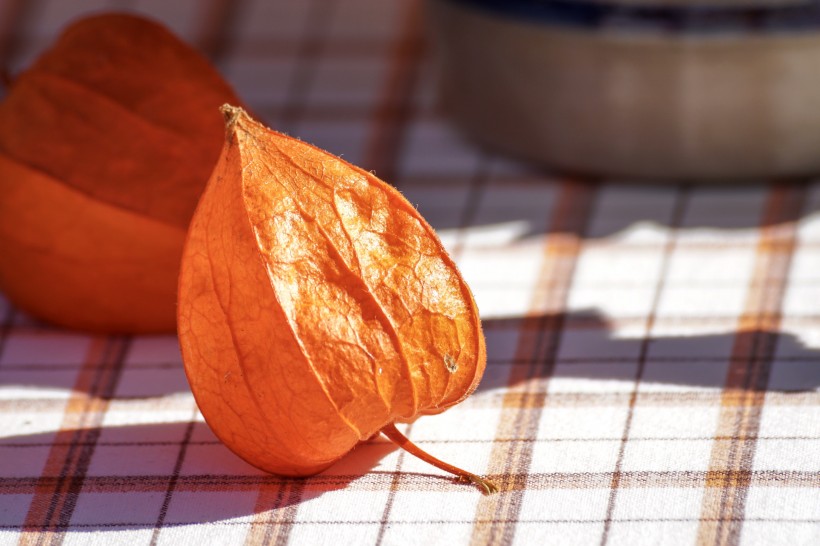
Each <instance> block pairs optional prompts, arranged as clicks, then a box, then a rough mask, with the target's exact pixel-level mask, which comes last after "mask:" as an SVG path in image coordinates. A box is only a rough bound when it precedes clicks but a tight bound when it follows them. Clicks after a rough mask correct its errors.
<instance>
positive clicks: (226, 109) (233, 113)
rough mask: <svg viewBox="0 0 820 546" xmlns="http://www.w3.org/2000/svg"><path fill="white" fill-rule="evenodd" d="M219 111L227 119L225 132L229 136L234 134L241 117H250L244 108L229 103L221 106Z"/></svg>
mask: <svg viewBox="0 0 820 546" xmlns="http://www.w3.org/2000/svg"><path fill="white" fill-rule="evenodd" d="M219 111H220V112H222V115H223V116H224V117H225V132H226V133H227V134H231V133H233V132H234V128H235V127H236V123H237V121H238V120H239V118H240V117H242V116H247V115H248V114H247V113H246V112H245V110H243V109H242V107H240V106H233V105H232V104H227V103H226V104H223V105H222V106H220V107H219Z"/></svg>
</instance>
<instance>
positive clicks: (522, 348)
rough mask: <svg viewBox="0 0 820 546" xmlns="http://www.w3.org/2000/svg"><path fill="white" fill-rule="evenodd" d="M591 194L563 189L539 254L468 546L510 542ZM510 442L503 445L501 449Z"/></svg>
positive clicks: (579, 187) (579, 186) (583, 188)
mask: <svg viewBox="0 0 820 546" xmlns="http://www.w3.org/2000/svg"><path fill="white" fill-rule="evenodd" d="M595 190H596V188H595V187H594V186H592V185H590V184H584V183H577V182H567V183H564V184H563V185H562V186H561V188H560V192H559V195H558V199H557V201H556V204H555V208H554V211H553V215H552V220H551V224H550V226H549V231H548V234H547V237H546V242H545V246H544V250H543V262H542V266H541V271H540V274H539V277H538V284H537V285H536V287H535V289H534V291H533V296H532V300H531V302H530V310H531V311H530V312H529V314H528V316H527V317H526V318H525V319H524V320H523V321H522V323H521V331H520V337H519V341H518V346H517V348H516V356H515V358H516V360H524V359H527V360H528V364H527V365H526V366H517V367H513V368H512V370H511V372H510V376H509V378H508V381H507V383H508V388H507V389H506V391H505V395H504V401H503V403H502V404H503V409H502V410H501V417H500V420H499V423H498V427H497V429H496V432H495V439H496V440H504V441H496V442H495V443H494V445H493V449H492V451H491V453H490V463H489V469H488V474H489V475H490V476H491V477H492V479H493V481H494V482H495V483H496V485H497V486H498V488H499V493H497V494H495V495H490V496H487V497H482V498H481V500H480V501H479V503H478V507H477V509H476V516H475V525H474V526H473V533H472V543H473V544H510V543H511V542H512V540H513V537H514V534H515V527H516V524H517V521H518V514H519V512H520V510H521V505H522V497H523V495H524V490H525V488H526V484H527V480H528V475H527V474H528V471H529V468H530V462H531V460H532V450H533V445H534V444H533V442H530V441H526V440H527V439H530V438H535V437H536V432H537V430H538V424H539V421H540V419H541V413H542V412H541V409H542V408H543V407H544V400H545V398H546V396H547V394H546V391H547V378H548V377H549V376H550V374H551V371H552V368H553V366H554V361H555V353H556V351H557V347H558V343H559V341H560V336H561V332H562V330H563V322H564V318H563V317H564V313H563V312H564V310H565V308H566V299H567V297H568V294H569V288H570V286H571V283H572V278H573V274H574V272H575V264H576V262H577V258H578V254H579V252H580V250H581V245H582V241H583V235H584V233H585V231H586V229H587V222H588V220H589V218H590V212H591V209H592V203H593V200H594V197H595V194H596V191H595ZM507 440H509V441H507Z"/></svg>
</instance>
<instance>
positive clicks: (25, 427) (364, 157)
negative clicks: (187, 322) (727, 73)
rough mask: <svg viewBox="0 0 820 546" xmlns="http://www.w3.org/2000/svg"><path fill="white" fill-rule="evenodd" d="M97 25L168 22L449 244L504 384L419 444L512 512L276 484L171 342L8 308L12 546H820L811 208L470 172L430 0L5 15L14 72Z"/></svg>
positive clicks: (809, 189) (469, 497) (490, 386)
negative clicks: (207, 403)
mask: <svg viewBox="0 0 820 546" xmlns="http://www.w3.org/2000/svg"><path fill="white" fill-rule="evenodd" d="M108 8H115V9H126V10H134V11H138V12H143V13H148V14H150V15H151V16H153V17H154V18H157V19H159V20H162V21H164V22H165V23H166V24H167V25H168V26H170V27H171V28H172V29H174V30H175V31H176V32H177V33H179V34H180V35H181V36H182V37H183V38H185V39H186V40H188V41H189V42H191V43H193V44H194V45H196V46H197V47H199V48H200V49H201V50H202V51H204V52H205V53H206V54H207V55H208V56H209V57H210V58H212V59H213V60H214V62H215V63H216V64H217V66H218V67H219V69H220V70H221V71H222V72H223V74H224V75H225V77H226V78H227V79H228V80H229V81H230V82H231V83H232V84H233V85H234V86H235V87H236V89H237V90H238V92H239V93H240V94H241V96H243V97H244V98H245V99H246V100H247V102H248V104H249V105H250V106H251V108H252V109H253V111H254V112H256V113H257V115H259V116H260V117H262V118H263V119H264V120H265V121H266V122H267V123H268V124H269V125H271V126H273V127H274V128H278V129H280V130H283V131H286V132H288V133H290V134H293V135H296V136H298V137H300V138H302V139H304V140H307V141H309V142H312V143H314V144H316V145H318V146H320V147H323V148H326V149H328V150H330V151H332V152H334V153H336V154H338V155H341V156H342V157H344V158H345V159H347V160H349V161H351V162H353V163H356V164H359V165H361V166H363V167H364V168H366V169H372V170H375V172H376V173H377V174H378V175H379V176H380V177H382V178H384V179H386V180H388V181H390V182H392V183H394V184H395V185H396V186H397V187H398V188H399V189H400V190H401V191H402V192H403V193H404V194H405V195H406V196H407V198H408V199H409V200H410V201H411V202H413V203H414V204H416V205H417V206H418V208H419V210H420V211H421V213H422V214H423V215H424V216H425V217H426V218H427V219H428V220H429V221H430V223H431V224H432V225H433V226H434V227H435V228H436V229H437V231H438V233H439V235H440V237H441V239H442V240H443V241H444V243H445V245H446V246H447V247H448V249H449V250H450V251H451V253H452V254H453V256H454V257H455V259H456V261H457V262H458V264H459V267H460V268H461V270H462V272H463V274H464V276H465V277H466V279H467V281H468V282H469V283H470V285H471V287H472V288H473V290H474V292H475V296H476V299H477V301H478V305H479V308H480V309H481V313H482V317H483V323H484V329H485V333H486V337H487V347H488V353H489V355H488V357H489V362H488V365H487V371H486V374H485V376H484V380H483V381H482V383H481V385H480V387H479V389H478V391H477V392H476V393H475V394H474V395H473V396H472V397H471V398H469V399H468V400H467V401H465V402H464V403H462V404H460V405H458V406H456V407H454V408H452V409H451V410H449V411H447V412H445V413H444V414H442V415H439V416H432V417H423V418H421V419H419V420H418V421H416V422H415V423H413V424H412V425H409V426H406V427H403V428H402V430H404V431H405V432H406V434H407V435H408V436H409V437H410V438H411V439H412V440H413V441H415V442H416V443H418V444H419V445H420V446H421V447H423V448H424V449H426V450H428V451H429V452H431V453H433V454H434V455H436V456H438V457H439V458H442V459H444V460H447V461H448V462H451V463H453V464H456V465H458V466H461V467H463V468H465V469H468V470H471V471H474V472H477V473H481V474H487V475H489V476H491V477H492V478H493V479H494V480H495V481H496V483H497V484H498V486H499V488H500V489H501V492H500V493H498V494H496V495H492V496H486V497H485V496H482V495H481V494H480V493H479V492H478V491H477V489H475V488H474V487H472V486H469V485H463V484H458V483H455V481H454V480H453V479H451V478H450V477H448V476H446V475H445V474H443V473H442V472H440V471H438V470H437V469H435V468H433V467H431V466H429V465H427V464H425V463H423V462H421V461H419V460H417V459H415V458H413V457H412V456H410V455H408V454H406V453H404V452H402V451H400V450H397V449H396V448H395V447H393V446H392V444H390V443H389V442H387V441H386V440H385V439H383V438H374V439H371V440H369V441H367V442H365V443H363V444H361V445H360V446H359V447H357V448H356V449H355V450H354V451H353V452H352V453H351V454H350V455H349V456H347V457H346V458H344V459H343V460H342V461H340V462H339V463H338V464H336V465H335V466H333V467H331V468H330V469H328V470H327V471H326V472H323V473H322V474H320V475H318V476H315V477H312V478H309V479H283V478H281V477H277V476H272V475H267V474H264V473H262V472H260V471H258V470H256V469H254V468H252V467H250V466H248V465H247V464H245V463H244V462H242V461H241V460H240V459H238V458H237V457H236V456H234V455H233V454H232V453H231V452H230V451H228V450H227V449H226V448H225V447H223V446H222V445H221V444H220V443H219V441H217V440H216V438H215V437H214V436H213V435H212V433H211V432H210V431H209V429H208V427H207V426H206V425H205V423H204V422H203V420H202V417H201V416H200V415H199V413H198V412H197V409H196V406H195V404H194V400H193V398H192V396H191V393H190V391H189V389H188V386H187V383H186V381H185V377H184V374H183V371H182V364H181V359H180V354H179V349H178V345H177V340H176V339H175V338H174V337H172V336H167V337H128V336H125V337H93V336H88V335H82V334H78V333H75V332H70V331H62V330H58V329H54V328H52V327H49V326H47V325H44V324H40V323H37V322H36V321H33V320H32V319H30V318H28V317H26V316H25V315H24V314H23V313H21V312H20V311H18V310H16V309H14V308H13V307H12V306H11V305H10V304H9V303H7V302H5V301H2V300H0V544H2V545H6V544H38V545H48V544H65V545H69V544H95V545H106V546H108V545H114V544H127V545H138V544H151V545H153V544H169V545H186V544H188V545H192V544H196V545H204V544H243V543H244V544H299V545H301V544H304V545H311V546H314V545H321V544H332V545H334V546H339V545H345V544H355V545H362V544H378V545H387V544H401V545H404V544H423V545H425V546H430V545H434V544H442V545H458V544H524V545H530V544H532V545H547V544H555V545H561V546H567V545H574V544H577V545H602V546H615V545H630V546H631V545H642V544H659V545H664V546H666V545H677V544H681V545H684V544H686V545H690V544H709V545H712V544H714V545H734V544H743V545H749V546H752V545H760V546H764V545H765V546H768V545H776V544H783V545H788V546H798V545H807V546H808V545H817V544H820V182H817V181H814V180H803V181H793V182H783V181H779V182H774V181H760V182H755V183H749V184H743V185H737V186H731V187H712V186H703V185H669V184H666V185H650V184H646V185H636V184H632V183H629V181H616V180H578V179H568V178H563V177H558V176H553V175H550V174H545V173H544V172H542V171H537V170H533V169H530V168H527V167H525V166H523V165H520V164H517V163H515V162H513V161H511V160H509V159H505V158H503V157H500V156H496V155H492V154H490V153H487V152H482V151H480V150H479V149H477V148H476V147H474V146H472V145H471V144H469V143H467V142H465V141H463V140H461V139H460V138H459V136H458V135H457V133H456V132H455V131H454V130H453V129H452V127H451V126H450V125H448V123H447V122H446V120H445V119H443V118H442V116H441V114H440V113H439V112H438V110H437V108H436V101H435V85H434V79H435V75H434V73H433V71H432V64H431V62H430V57H431V56H430V54H429V51H428V49H427V48H425V40H424V28H423V27H424V16H423V5H422V4H421V3H420V2H419V1H416V0H401V1H399V0H389V1H384V0H344V1H341V0H335V1H334V0H304V1H297V0H287V1H286V0H278V1H275V0H243V1H230V0H174V1H169V0H131V1H128V0H120V1H117V0H109V1H105V0H87V1H75V2H67V1H64V0H5V1H2V2H0V61H2V63H4V64H5V65H6V66H10V67H11V68H12V71H14V70H17V69H19V68H20V67H22V66H25V65H27V64H28V63H29V62H30V61H31V59H32V58H34V56H35V55H36V54H37V52H38V51H40V50H42V48H43V47H45V46H46V45H47V44H48V43H49V42H51V41H52V40H53V38H54V36H55V35H56V33H57V32H58V31H59V29H60V28H61V27H63V26H64V24H65V23H66V22H67V21H68V20H70V19H73V18H74V17H76V16H78V15H80V14H81V13H85V12H89V11H94V10H99V9H108ZM818 153H820V151H818ZM0 198H2V196H0ZM0 259H3V258H2V256H0Z"/></svg>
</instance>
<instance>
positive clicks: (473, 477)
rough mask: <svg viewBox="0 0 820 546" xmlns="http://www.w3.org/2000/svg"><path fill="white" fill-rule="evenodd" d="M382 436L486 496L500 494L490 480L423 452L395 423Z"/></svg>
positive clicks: (385, 428)
mask: <svg viewBox="0 0 820 546" xmlns="http://www.w3.org/2000/svg"><path fill="white" fill-rule="evenodd" d="M382 434H384V435H385V436H387V438H388V439H389V440H390V441H391V442H393V443H394V444H396V445H397V446H399V447H400V448H402V449H403V450H405V451H406V452H408V453H410V454H411V455H415V456H416V457H418V458H419V459H421V460H422V461H424V462H427V463H430V464H431V465H433V466H435V467H436V468H440V469H441V470H443V471H445V472H449V473H450V474H455V475H456V476H458V481H459V482H462V483H474V484H475V485H477V486H478V488H479V489H480V490H481V492H482V493H483V494H485V495H490V494H492V493H497V492H498V487H496V485H495V484H494V483H493V482H491V481H490V480H488V479H487V478H483V477H481V476H479V475H477V474H473V473H471V472H467V471H465V470H462V469H460V468H458V467H455V466H453V465H451V464H448V463H445V462H444V461H442V460H440V459H437V458H435V457H433V456H432V455H430V454H429V453H427V452H426V451H424V450H422V449H421V448H420V447H418V446H417V445H416V444H414V443H413V442H411V441H410V440H409V439H408V438H407V436H405V435H404V434H402V433H401V432H399V430H398V429H397V428H396V425H395V424H394V423H390V424H389V425H387V426H386V427H384V428H383V429H382Z"/></svg>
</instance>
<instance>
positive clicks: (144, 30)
mask: <svg viewBox="0 0 820 546" xmlns="http://www.w3.org/2000/svg"><path fill="white" fill-rule="evenodd" d="M225 101H236V97H235V95H234V93H233V91H232V90H231V89H230V87H229V86H228V85H227V84H226V83H225V82H224V81H223V80H222V78H221V77H220V76H219V74H218V73H217V72H216V71H215V70H214V69H213V67H212V66H211V65H210V64H209V63H208V61H207V60H205V59H204V58H203V57H202V56H201V55H200V54H199V53H197V52H196V51H194V50H193V49H192V48H191V47H189V46H187V45H186V44H184V43H183V42H181V41H180V40H179V39H177V38H176V37H174V36H173V35H172V34H171V33H170V32H169V31H168V30H166V29H165V28H164V27H162V26H160V25H159V24H157V23H154V22H152V21H149V20H146V19H143V18H140V17H136V16H131V15H120V14H106V15H98V16H94V17H90V18H86V19H83V20H80V21H79V22H77V23H75V24H73V25H71V26H70V27H69V28H67V29H66V30H65V31H64V32H63V34H62V35H61V36H60V37H59V39H58V40H57V41H56V43H55V44H54V45H53V47H52V48H51V49H49V50H48V51H46V52H45V53H43V54H42V56H41V57H40V58H39V59H38V60H37V61H36V62H35V63H34V65H33V66H32V67H31V68H30V69H28V70H27V71H25V72H23V73H22V74H21V75H20V76H19V77H18V78H17V79H16V80H15V81H14V82H13V84H12V86H11V88H10V90H9V93H8V95H7V97H6V98H5V100H4V101H3V102H2V103H0V255H2V257H3V258H2V260H0V289H1V290H2V291H3V292H4V293H5V295H6V296H8V297H9V298H10V299H11V301H12V302H13V303H15V304H16V305H17V306H19V307H20V308H22V309H24V310H25V311H27V312H29V313H31V314H32V315H35V316H37V317H39V318H42V319H45V320H47V321H50V322H53V323H56V324H59V325H62V326H67V327H71V328H78V329H82V330H91V331H100V332H140V333H141V332H162V331H173V330H174V327H175V301H176V281H177V277H178V272H179V259H180V256H181V253H182V245H183V242H184V238H185V233H186V230H187V227H188V223H189V221H190V219H191V216H192V214H193V211H194V208H195V206H196V202H197V200H198V198H199V196H200V194H201V193H202V190H203V189H204V187H205V183H206V182H207V180H208V177H209V175H210V173H211V170H212V169H213V166H214V164H215V163H216V160H217V158H218V157H219V151H220V149H221V146H222V140H223V133H224V130H223V126H222V123H220V121H219V120H218V119H214V117H215V116H214V115H213V112H214V111H215V110H216V108H218V107H219V106H220V105H221V104H223V103H224V102H225Z"/></svg>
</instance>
